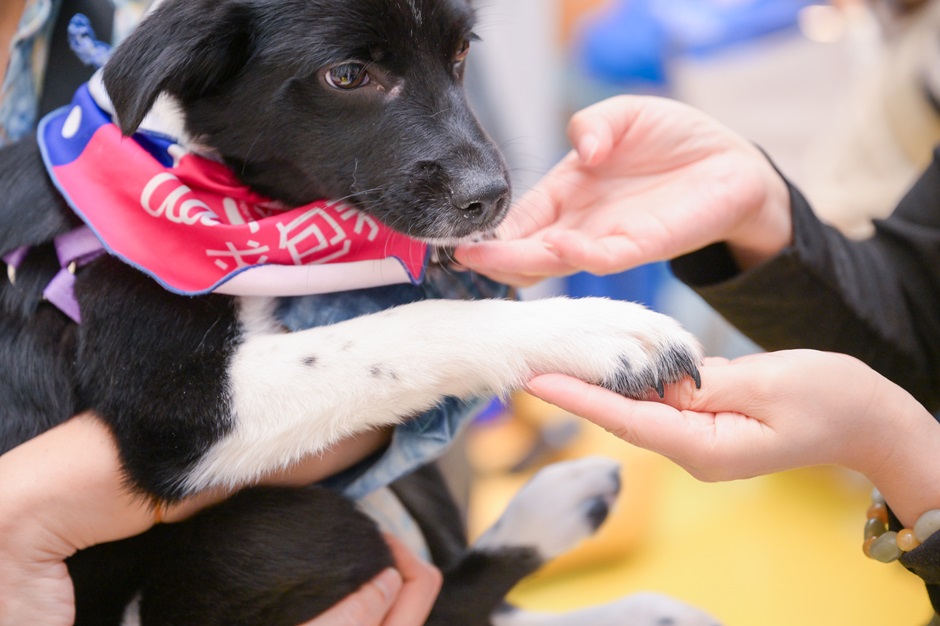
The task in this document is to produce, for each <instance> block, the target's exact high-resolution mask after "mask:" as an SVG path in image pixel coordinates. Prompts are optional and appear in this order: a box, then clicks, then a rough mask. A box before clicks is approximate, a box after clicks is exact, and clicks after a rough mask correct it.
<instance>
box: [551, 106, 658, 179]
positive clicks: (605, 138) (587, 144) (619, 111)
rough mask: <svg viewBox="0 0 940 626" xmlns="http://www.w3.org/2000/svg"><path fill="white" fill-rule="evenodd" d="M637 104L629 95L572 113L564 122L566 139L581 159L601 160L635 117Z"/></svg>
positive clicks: (593, 161)
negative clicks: (569, 118) (566, 124)
mask: <svg viewBox="0 0 940 626" xmlns="http://www.w3.org/2000/svg"><path fill="white" fill-rule="evenodd" d="M639 110H640V109H639V107H637V106H636V105H635V99H634V98H633V97H631V96H618V97H615V98H609V99H607V100H604V101H602V102H599V103H597V104H594V105H592V106H589V107H587V108H586V109H583V110H581V111H579V112H578V113H575V114H574V116H572V118H571V121H570V122H569V123H568V139H569V140H570V141H571V145H572V146H574V147H575V150H576V151H577V153H578V156H579V157H580V159H581V162H582V163H584V164H585V165H588V166H594V165H599V164H600V163H603V162H604V161H605V160H606V159H607V157H608V156H610V153H611V151H612V150H613V148H614V146H615V145H617V144H618V143H619V142H620V139H621V138H622V137H623V135H624V134H625V133H626V132H627V130H628V129H629V128H630V126H632V125H633V122H634V121H635V119H636V116H637V114H638V112H639Z"/></svg>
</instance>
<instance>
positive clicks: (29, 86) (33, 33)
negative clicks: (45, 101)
mask: <svg viewBox="0 0 940 626" xmlns="http://www.w3.org/2000/svg"><path fill="white" fill-rule="evenodd" d="M0 1H8V0H0ZM113 2H114V7H115V10H114V24H115V25H114V35H115V37H114V41H113V42H112V43H118V42H119V41H120V40H121V39H123V37H124V36H126V35H127V34H128V33H130V31H131V30H132V28H133V25H134V24H136V23H137V21H138V20H139V19H140V16H141V15H142V14H143V12H144V10H145V8H146V7H147V5H148V4H150V0H113ZM61 4H62V2H61V0H28V1H27V2H26V8H25V11H24V13H23V17H22V19H20V24H19V27H18V29H17V32H16V35H14V37H13V41H12V42H11V44H10V62H9V65H8V66H7V68H6V73H5V75H4V78H3V84H2V86H0V145H4V144H7V143H10V142H12V141H16V140H18V139H21V138H23V137H25V136H26V135H28V134H29V133H31V132H32V131H33V130H35V128H36V122H37V121H38V120H37V119H36V117H37V111H38V109H39V96H40V94H39V89H40V87H41V86H42V81H43V78H44V76H45V74H46V63H47V50H48V42H49V37H50V35H51V33H52V29H53V26H54V24H55V20H56V17H57V16H58V13H59V7H60V6H61Z"/></svg>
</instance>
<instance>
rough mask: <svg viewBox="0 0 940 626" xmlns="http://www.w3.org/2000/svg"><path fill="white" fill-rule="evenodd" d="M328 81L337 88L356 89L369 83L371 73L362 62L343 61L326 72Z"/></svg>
mask: <svg viewBox="0 0 940 626" xmlns="http://www.w3.org/2000/svg"><path fill="white" fill-rule="evenodd" d="M326 82H327V83H329V85H330V86H331V87H334V88H336V89H346V90H349V89H356V88H357V87H362V86H363V85H367V84H369V73H368V72H367V71H366V66H365V65H363V64H362V63H343V64H342V65H337V66H336V67H334V68H332V69H330V71H328V72H327V73H326Z"/></svg>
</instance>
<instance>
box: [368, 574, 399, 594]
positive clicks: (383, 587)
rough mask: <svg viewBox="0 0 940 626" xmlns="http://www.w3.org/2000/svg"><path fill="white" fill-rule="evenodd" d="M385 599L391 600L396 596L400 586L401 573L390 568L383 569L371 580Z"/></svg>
mask: <svg viewBox="0 0 940 626" xmlns="http://www.w3.org/2000/svg"><path fill="white" fill-rule="evenodd" d="M372 582H373V583H374V584H375V586H376V587H378V589H379V592H380V593H381V594H382V597H384V598H385V599H386V600H393V599H394V598H396V597H397V596H398V590H399V589H400V588H401V575H399V573H398V572H396V571H395V570H394V569H392V568H388V569H386V570H384V571H383V572H382V573H381V574H379V575H378V576H376V577H375V579H374V580H373V581H372Z"/></svg>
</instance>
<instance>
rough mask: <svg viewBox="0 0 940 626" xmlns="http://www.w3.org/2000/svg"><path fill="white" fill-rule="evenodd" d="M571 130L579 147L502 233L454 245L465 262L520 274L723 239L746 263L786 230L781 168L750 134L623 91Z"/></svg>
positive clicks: (765, 254) (619, 264) (597, 270)
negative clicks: (496, 237) (740, 133)
mask: <svg viewBox="0 0 940 626" xmlns="http://www.w3.org/2000/svg"><path fill="white" fill-rule="evenodd" d="M568 134H569V137H570V140H571V143H572V145H574V146H575V151H573V152H572V153H570V154H569V155H568V156H566V157H565V158H564V159H563V160H562V161H561V162H560V163H559V164H558V165H557V166H555V168H554V169H552V170H551V171H550V172H549V173H548V174H547V175H546V176H545V177H544V178H543V179H542V181H541V182H540V183H539V184H538V185H536V186H535V187H534V188H533V189H532V190H531V191H529V192H528V193H527V194H525V195H524V196H523V197H522V198H521V199H520V200H519V201H518V202H517V203H516V205H515V206H514V207H513V209H512V211H510V214H509V216H508V217H507V219H506V222H505V223H504V224H503V225H502V226H501V227H500V230H499V240H498V241H489V242H483V243H479V244H474V245H464V246H460V247H458V248H457V250H456V253H455V257H456V259H457V261H458V262H459V263H461V264H462V265H464V266H465V267H468V268H470V269H473V270H476V271H479V272H482V273H484V274H487V275H488V276H490V277H492V278H494V279H496V280H500V281H502V282H507V283H510V284H515V285H520V286H525V285H529V284H532V283H535V282H537V281H539V280H540V279H542V278H544V277H548V276H564V275H568V274H573V273H575V272H579V271H588V272H592V273H594V274H599V275H603V274H611V273H615V272H620V271H623V270H626V269H629V268H631V267H635V266H638V265H642V264H645V263H649V262H652V261H659V260H665V259H671V258H674V257H676V256H679V255H682V254H685V253H688V252H692V251H695V250H698V249H700V248H702V247H704V246H706V245H709V244H712V243H715V242H718V241H726V242H728V243H729V246H730V248H731V250H732V253H733V254H734V255H735V257H736V258H737V259H738V261H739V262H740V263H741V264H742V267H749V266H751V265H753V264H756V263H758V262H760V261H762V260H764V259H766V258H769V257H770V256H773V255H774V254H776V253H777V252H778V251H779V250H780V249H782V248H783V247H784V246H786V245H787V244H788V243H789V241H790V239H791V236H792V226H791V223H790V210H789V193H788V190H787V188H786V185H785V184H784V182H783V180H782V179H781V178H780V176H779V175H778V174H777V173H776V171H775V170H774V169H773V167H772V166H771V165H770V163H769V162H768V161H767V159H766V158H765V157H764V155H763V154H762V153H761V152H760V151H759V150H758V149H757V148H755V147H754V146H753V145H752V144H750V143H749V142H747V141H745V140H744V139H743V138H741V137H740V136H738V135H737V134H735V133H733V132H732V131H730V130H729V129H727V128H726V127H724V126H722V125H721V124H719V123H718V122H716V121H715V120H713V119H711V118H710V117H708V116H706V115H704V114H703V113H701V112H699V111H697V110H695V109H693V108H691V107H688V106H686V105H683V104H680V103H678V102H675V101H672V100H667V99H663V98H654V97H642V96H619V97H615V98H611V99H609V100H605V101H604V102H601V103H599V104H596V105H593V106H591V107H588V108H587V109H584V110H583V111H581V112H579V113H577V114H576V115H575V116H574V117H573V118H572V120H571V123H570V125H569V128H568Z"/></svg>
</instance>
